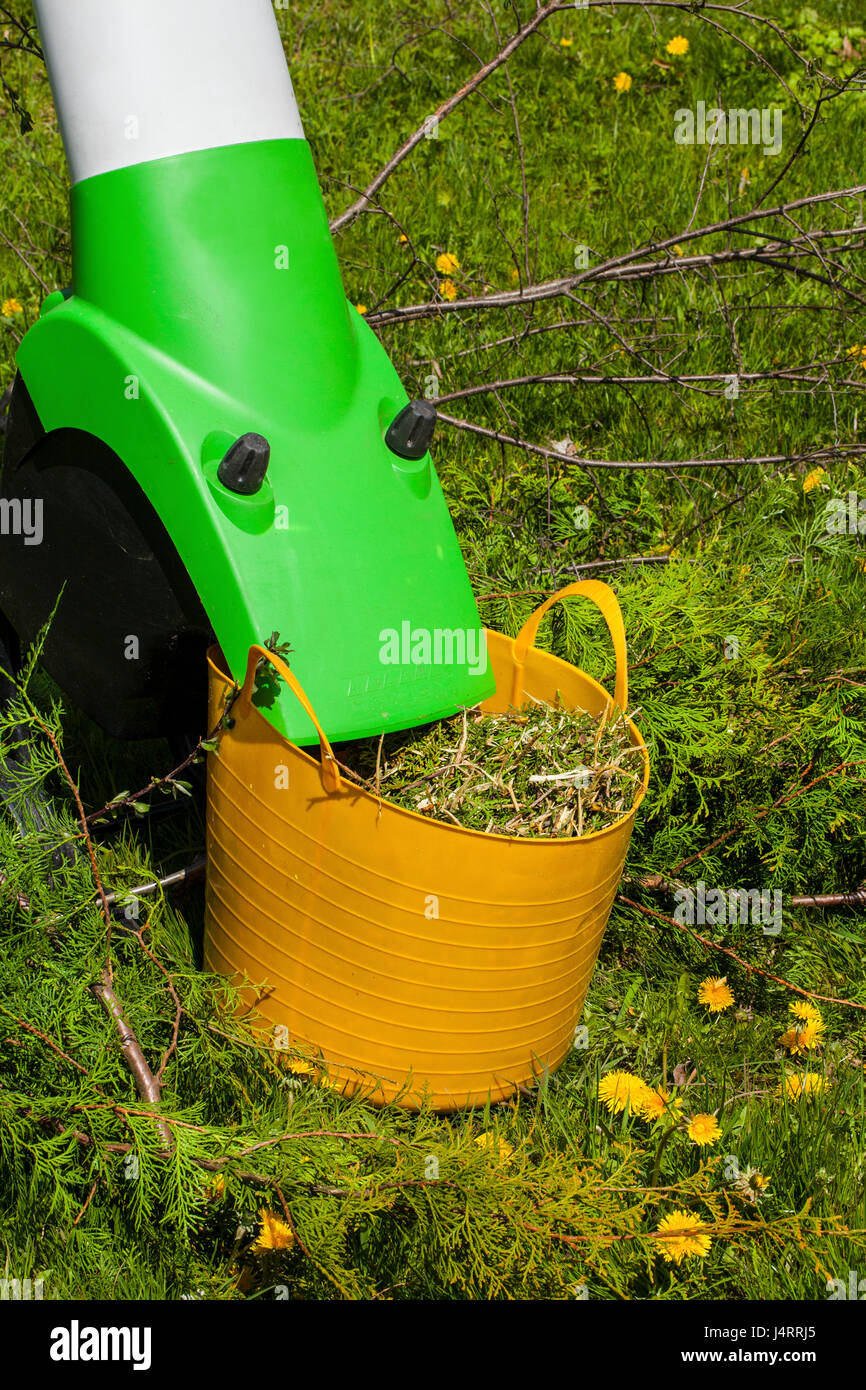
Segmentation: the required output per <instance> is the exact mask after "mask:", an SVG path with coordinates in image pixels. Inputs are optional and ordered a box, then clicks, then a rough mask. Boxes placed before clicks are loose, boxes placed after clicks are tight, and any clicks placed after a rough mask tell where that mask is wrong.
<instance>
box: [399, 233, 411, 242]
mask: <svg viewBox="0 0 866 1390" xmlns="http://www.w3.org/2000/svg"><path fill="white" fill-rule="evenodd" d="M397 240H398V241H399V242H405V241H408V240H409V238H408V237H407V235H406V233H405V232H401V233H400V235H399V237H398V238H397Z"/></svg>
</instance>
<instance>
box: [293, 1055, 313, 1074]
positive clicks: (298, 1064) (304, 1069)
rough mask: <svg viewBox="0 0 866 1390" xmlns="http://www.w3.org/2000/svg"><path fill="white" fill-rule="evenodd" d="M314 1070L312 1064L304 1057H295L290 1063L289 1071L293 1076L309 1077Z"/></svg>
mask: <svg viewBox="0 0 866 1390" xmlns="http://www.w3.org/2000/svg"><path fill="white" fill-rule="evenodd" d="M312 1070H313V1064H312V1062H307V1061H305V1060H304V1058H303V1057H293V1058H292V1060H291V1062H289V1071H290V1072H291V1073H292V1075H293V1076H309V1075H310V1074H311V1073H312Z"/></svg>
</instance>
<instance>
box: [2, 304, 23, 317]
mask: <svg viewBox="0 0 866 1390" xmlns="http://www.w3.org/2000/svg"><path fill="white" fill-rule="evenodd" d="M2 312H3V317H4V319H9V318H11V317H12V315H13V314H23V313H24V309H23V307H22V306H21V305H20V304H19V303H18V300H17V299H4V300H3V309H2Z"/></svg>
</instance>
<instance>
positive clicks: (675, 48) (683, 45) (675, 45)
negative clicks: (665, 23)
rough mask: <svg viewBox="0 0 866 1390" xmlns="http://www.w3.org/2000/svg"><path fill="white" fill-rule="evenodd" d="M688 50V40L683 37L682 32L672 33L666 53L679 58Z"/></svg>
mask: <svg viewBox="0 0 866 1390" xmlns="http://www.w3.org/2000/svg"><path fill="white" fill-rule="evenodd" d="M688 51H689V41H688V39H685V38H683V36H682V34H674V36H673V38H672V39H671V41H670V43H669V44H668V46H667V48H666V49H665V52H666V53H670V54H672V55H673V57H674V58H681V57H682V55H683V54H684V53H688Z"/></svg>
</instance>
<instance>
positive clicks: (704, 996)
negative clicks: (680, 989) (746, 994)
mask: <svg viewBox="0 0 866 1390" xmlns="http://www.w3.org/2000/svg"><path fill="white" fill-rule="evenodd" d="M698 1002H699V1003H700V1004H705V1005H706V1006H707V1008H708V1009H709V1011H710V1013H711V1014H720V1013H722V1011H723V1010H724V1009H729V1008H730V1007H731V1005H732V1004H733V1002H734V996H733V994H732V993H731V991H730V988H729V986H728V977H727V975H720V976H718V978H715V977H713V976H712V975H709V976H707V978H706V979H705V980H702V981H701V983H700V986H699V987H698Z"/></svg>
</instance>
